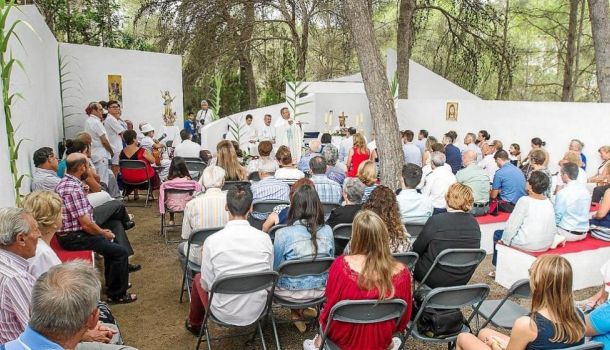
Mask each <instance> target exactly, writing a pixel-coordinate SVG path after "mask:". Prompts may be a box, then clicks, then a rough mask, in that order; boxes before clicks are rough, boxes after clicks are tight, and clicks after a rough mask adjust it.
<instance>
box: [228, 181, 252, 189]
mask: <svg viewBox="0 0 610 350" xmlns="http://www.w3.org/2000/svg"><path fill="white" fill-rule="evenodd" d="M238 185H241V186H250V181H225V183H224V185H223V186H222V190H223V191H228V190H229V189H231V188H232V187H235V186H238Z"/></svg>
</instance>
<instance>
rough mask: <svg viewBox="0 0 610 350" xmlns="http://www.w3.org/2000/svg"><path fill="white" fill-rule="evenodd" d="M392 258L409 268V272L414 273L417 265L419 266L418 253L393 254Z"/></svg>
mask: <svg viewBox="0 0 610 350" xmlns="http://www.w3.org/2000/svg"><path fill="white" fill-rule="evenodd" d="M392 256H393V257H394V258H395V259H396V260H398V261H400V262H401V263H403V264H405V266H407V267H408V268H409V271H411V272H413V269H414V268H415V264H417V260H419V254H417V253H416V252H406V253H396V254H392Z"/></svg>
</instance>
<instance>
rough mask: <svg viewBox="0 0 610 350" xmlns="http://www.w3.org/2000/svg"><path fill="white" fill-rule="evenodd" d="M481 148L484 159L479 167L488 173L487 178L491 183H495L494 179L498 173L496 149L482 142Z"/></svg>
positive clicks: (479, 163)
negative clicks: (495, 156)
mask: <svg viewBox="0 0 610 350" xmlns="http://www.w3.org/2000/svg"><path fill="white" fill-rule="evenodd" d="M479 145H480V146H481V152H482V154H483V159H482V160H481V161H480V162H478V166H479V167H481V169H483V170H485V172H486V173H487V177H488V178H489V182H490V183H492V182H493V181H494V177H495V175H496V171H498V169H499V168H498V164H497V163H496V159H495V158H494V155H495V154H496V148H495V147H493V146H491V145H490V144H488V143H487V142H482V143H481V144H479Z"/></svg>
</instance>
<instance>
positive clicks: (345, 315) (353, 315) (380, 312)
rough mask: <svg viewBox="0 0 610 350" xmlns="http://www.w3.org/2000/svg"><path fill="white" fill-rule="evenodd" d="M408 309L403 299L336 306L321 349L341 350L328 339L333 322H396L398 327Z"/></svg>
mask: <svg viewBox="0 0 610 350" xmlns="http://www.w3.org/2000/svg"><path fill="white" fill-rule="evenodd" d="M406 309H407V303H406V302H405V301H404V300H401V299H388V300H382V301H379V300H344V301H340V302H338V303H337V304H335V305H334V306H333V307H332V309H330V314H329V315H328V322H327V323H326V328H325V329H324V331H320V334H322V343H321V344H320V349H324V350H340V348H339V347H338V346H337V345H336V344H334V343H333V342H332V340H331V339H329V338H328V332H329V331H330V328H331V327H332V324H333V321H339V322H345V323H355V324H372V323H379V322H385V321H390V320H396V325H398V323H400V320H401V319H402V316H403V315H404V313H405V310H406Z"/></svg>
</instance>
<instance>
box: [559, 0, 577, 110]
mask: <svg viewBox="0 0 610 350" xmlns="http://www.w3.org/2000/svg"><path fill="white" fill-rule="evenodd" d="M578 2H579V0H570V22H569V24H568V43H567V45H566V58H565V60H564V68H563V89H562V91H561V100H562V101H564V102H569V101H572V97H573V96H574V94H573V93H572V90H573V89H574V85H573V83H574V74H575V73H574V58H575V57H576V28H577V24H578Z"/></svg>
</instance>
